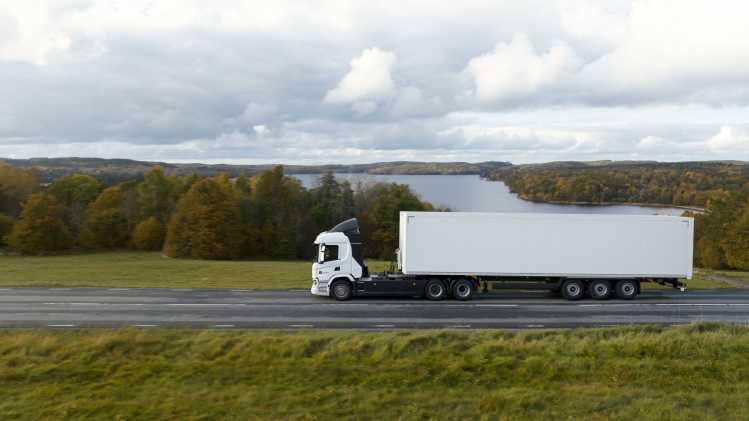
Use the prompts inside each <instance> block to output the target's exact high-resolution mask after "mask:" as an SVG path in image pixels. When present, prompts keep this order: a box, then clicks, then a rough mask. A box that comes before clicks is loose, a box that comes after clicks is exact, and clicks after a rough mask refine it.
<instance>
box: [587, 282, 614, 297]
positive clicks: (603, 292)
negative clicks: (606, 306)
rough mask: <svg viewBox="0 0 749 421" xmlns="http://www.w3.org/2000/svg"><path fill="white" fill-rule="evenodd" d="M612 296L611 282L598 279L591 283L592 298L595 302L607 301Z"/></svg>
mask: <svg viewBox="0 0 749 421" xmlns="http://www.w3.org/2000/svg"><path fill="white" fill-rule="evenodd" d="M610 295H611V282H609V281H607V280H605V279H596V280H595V281H593V282H591V283H590V296H591V297H592V298H593V299H595V300H607V299H608V298H609V296H610Z"/></svg>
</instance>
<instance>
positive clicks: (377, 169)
mask: <svg viewBox="0 0 749 421" xmlns="http://www.w3.org/2000/svg"><path fill="white" fill-rule="evenodd" d="M0 162H5V163H6V164H8V165H12V166H15V167H22V168H36V169H37V171H39V174H40V176H41V179H42V182H45V183H48V182H51V181H52V180H54V179H56V178H58V177H61V176H65V175H69V174H73V173H82V174H89V175H93V176H95V177H97V178H98V179H100V180H101V181H103V182H105V183H107V184H114V183H118V182H121V181H125V180H136V179H139V178H141V177H142V176H143V174H144V173H145V172H146V171H148V170H149V169H151V168H152V167H153V166H154V165H159V166H161V167H162V168H163V169H164V170H165V171H166V172H168V173H170V174H176V175H191V174H198V175H201V176H211V175H217V174H221V173H228V174H230V175H232V176H238V175H239V174H241V173H244V174H246V175H252V174H256V173H259V172H262V171H266V170H268V169H270V168H273V167H274V166H275V165H276V164H261V165H228V164H201V163H186V164H173V163H166V162H157V161H136V160H132V159H103V158H75V157H70V158H31V159H3V158H0ZM715 165H729V166H733V165H737V166H746V165H748V163H747V162H742V161H694V162H657V161H608V160H603V161H555V162H546V163H541V164H522V165H513V164H511V163H509V162H502V161H487V162H479V163H469V162H414V161H395V162H374V163H371V164H350V165H284V170H285V172H286V173H287V174H319V173H322V172H327V171H332V172H336V173H361V174H364V173H366V174H414V175H429V174H458V175H459V174H463V175H465V174H478V175H481V176H482V177H485V178H489V179H494V180H505V179H507V178H509V177H508V176H509V175H510V174H513V175H514V174H516V173H517V172H518V171H521V172H522V173H524V174H530V173H534V174H537V173H540V172H547V171H554V170H560V171H571V172H575V171H577V170H581V171H586V170H591V169H598V170H613V169H617V168H621V169H627V168H631V169H635V168H636V169H647V168H650V169H666V168H671V169H677V168H678V169H700V168H703V169H704V168H707V167H714V166H715Z"/></svg>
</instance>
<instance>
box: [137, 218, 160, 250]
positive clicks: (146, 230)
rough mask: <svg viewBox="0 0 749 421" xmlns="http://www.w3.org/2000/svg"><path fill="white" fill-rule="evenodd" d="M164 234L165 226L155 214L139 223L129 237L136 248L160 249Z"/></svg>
mask: <svg viewBox="0 0 749 421" xmlns="http://www.w3.org/2000/svg"><path fill="white" fill-rule="evenodd" d="M165 236H166V227H165V226H164V224H163V223H162V222H161V221H159V219H158V218H156V217H155V216H151V217H149V218H148V219H146V220H144V221H142V222H141V223H139V224H138V225H137V226H136V227H135V230H134V231H133V235H132V238H131V240H130V241H131V244H132V246H133V248H134V249H136V250H161V248H162V247H163V245H164V237H165Z"/></svg>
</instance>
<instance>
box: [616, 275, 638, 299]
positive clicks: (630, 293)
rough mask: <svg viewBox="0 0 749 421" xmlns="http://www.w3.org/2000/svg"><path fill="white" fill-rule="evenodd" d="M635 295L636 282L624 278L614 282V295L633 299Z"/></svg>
mask: <svg viewBox="0 0 749 421" xmlns="http://www.w3.org/2000/svg"><path fill="white" fill-rule="evenodd" d="M636 296H637V282H635V281H632V280H629V279H625V280H623V281H619V282H617V283H616V297H617V298H620V299H622V300H633V299H634V298H635V297H636Z"/></svg>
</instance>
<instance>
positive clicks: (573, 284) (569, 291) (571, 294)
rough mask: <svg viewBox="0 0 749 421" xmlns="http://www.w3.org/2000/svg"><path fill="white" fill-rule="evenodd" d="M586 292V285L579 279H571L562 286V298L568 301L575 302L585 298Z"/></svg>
mask: <svg viewBox="0 0 749 421" xmlns="http://www.w3.org/2000/svg"><path fill="white" fill-rule="evenodd" d="M584 291H585V285H584V284H583V282H582V281H578V280H577V279H570V280H568V281H564V284H562V296H563V297H564V298H566V299H568V300H573V301H574V300H579V299H581V298H583V293H584Z"/></svg>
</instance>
